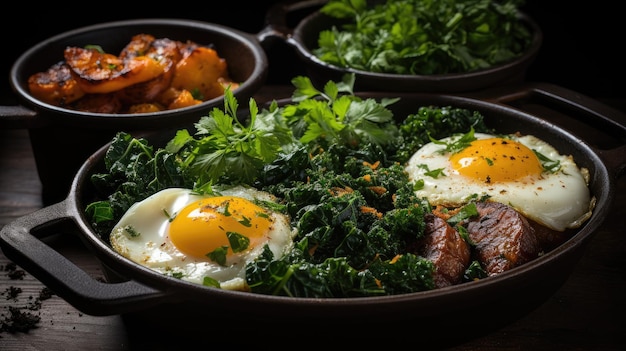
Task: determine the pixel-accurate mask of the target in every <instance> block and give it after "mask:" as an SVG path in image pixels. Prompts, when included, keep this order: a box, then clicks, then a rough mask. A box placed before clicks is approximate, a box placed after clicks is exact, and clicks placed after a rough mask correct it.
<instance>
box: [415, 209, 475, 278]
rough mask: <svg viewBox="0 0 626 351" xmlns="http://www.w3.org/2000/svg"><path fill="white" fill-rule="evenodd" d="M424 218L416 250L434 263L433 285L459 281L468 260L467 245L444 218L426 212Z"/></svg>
mask: <svg viewBox="0 0 626 351" xmlns="http://www.w3.org/2000/svg"><path fill="white" fill-rule="evenodd" d="M425 220H426V229H425V231H424V237H423V239H421V241H420V242H419V244H418V252H419V254H420V255H421V256H423V257H425V258H427V259H429V260H431V261H432V262H433V263H434V264H435V275H434V280H435V286H436V287H437V288H441V287H445V286H449V285H455V284H458V283H460V282H461V279H462V278H463V274H464V272H465V269H466V268H467V266H468V265H469V261H470V247H469V245H468V244H467V242H465V240H463V238H462V237H461V236H460V235H459V232H457V231H456V230H455V229H454V228H452V227H451V226H450V225H449V224H448V223H447V222H446V221H445V220H443V219H441V218H439V217H437V216H435V215H433V214H427V215H426V218H425Z"/></svg>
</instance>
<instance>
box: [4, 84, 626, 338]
mask: <svg viewBox="0 0 626 351" xmlns="http://www.w3.org/2000/svg"><path fill="white" fill-rule="evenodd" d="M359 95H361V96H363V97H375V98H380V97H383V96H387V97H401V100H400V101H399V102H398V103H396V104H394V105H391V108H392V110H394V113H395V115H396V116H403V115H406V114H407V113H410V112H414V111H417V108H418V107H419V106H422V105H440V106H443V105H451V106H455V107H461V108H468V109H473V110H478V111H480V112H481V113H483V114H484V115H485V117H486V122H487V123H488V125H489V126H491V127H494V128H496V130H497V131H498V132H502V133H513V132H517V131H519V132H522V133H524V134H534V135H536V136H537V137H539V138H541V139H543V140H545V141H547V142H548V143H550V144H552V145H553V146H554V147H555V148H557V149H558V150H559V151H560V152H561V153H562V154H571V155H572V156H573V157H574V159H575V160H576V162H577V163H578V165H579V166H580V167H586V168H588V169H589V172H590V175H591V180H590V189H591V192H592V194H593V196H595V198H596V200H597V204H596V207H595V210H594V213H593V215H592V216H591V218H590V219H589V220H588V221H587V222H586V223H585V224H584V225H583V226H582V227H581V228H579V229H578V230H577V232H576V233H575V234H574V235H573V236H572V237H571V238H570V239H569V240H567V241H566V242H565V243H563V244H562V245H560V246H558V247H557V248H555V249H554V250H553V251H550V252H548V253H546V254H545V255H543V256H541V257H539V258H537V259H536V260H534V261H531V262H529V263H526V264H524V265H522V266H520V267H517V268H514V269H512V270H510V271H508V272H505V273H502V274H500V275H498V276H494V277H490V278H486V279H482V280H479V281H474V282H470V283H464V284H461V285H456V286H451V287H446V288H442V289H437V290H432V291H424V292H418V293H411V294H404V295H395V296H385V297H365V298H347V299H316V298H289V297H277V296H266V295H257V294H251V293H244V292H234V291H225V290H219V289H213V288H207V287H203V286H200V285H196V284H191V283H187V282H183V281H180V280H177V279H175V278H171V277H166V276H163V275H161V274H158V273H155V272H153V271H151V270H149V269H147V268H144V267H142V266H140V265H138V264H136V263H134V262H131V261H130V260H128V259H126V258H124V257H122V256H121V255H119V254H117V253H115V252H114V251H113V250H112V249H111V247H110V246H109V245H108V244H107V243H106V242H105V241H104V240H102V239H101V238H100V236H99V235H97V234H96V233H95V232H94V231H93V230H92V228H91V227H90V225H89V222H88V220H87V219H86V217H85V216H84V214H83V210H84V208H85V206H86V205H87V204H88V203H90V202H91V201H93V200H94V196H95V192H94V189H93V187H92V185H91V183H90V180H89V177H90V175H91V174H93V173H98V172H102V171H104V165H103V157H104V154H105V151H106V149H107V147H108V144H107V145H104V146H102V148H100V149H99V150H98V151H97V152H96V153H94V154H93V155H92V156H91V157H90V158H89V159H88V160H87V161H86V162H85V163H84V164H83V165H82V167H81V168H80V170H79V171H78V172H77V174H76V176H75V178H74V180H73V183H72V186H71V190H70V191H69V194H68V196H67V198H66V199H65V200H63V201H61V202H58V203H56V204H53V205H50V206H47V207H45V208H42V209H40V210H38V211H36V212H34V213H31V214H29V215H26V216H23V217H21V218H18V219H17V220H15V221H14V222H12V223H10V224H8V225H6V226H5V227H4V228H2V230H1V231H0V245H1V247H2V250H3V251H4V253H5V255H6V256H7V257H8V258H9V259H11V260H12V261H14V262H15V263H17V264H18V265H19V266H21V267H23V268H24V269H25V270H26V271H28V272H29V273H31V274H32V275H33V276H35V277H36V278H37V279H39V280H40V281H41V282H42V283H44V284H45V285H47V286H48V287H50V288H51V289H52V290H53V291H54V292H56V294H58V295H59V296H61V297H62V298H63V299H65V300H67V301H68V302H69V303H70V304H72V305H73V306H75V307H76V308H77V309H79V310H80V311H83V312H84V313H87V314H91V315H113V314H122V315H124V316H125V317H126V318H130V319H131V320H135V321H136V320H137V319H138V320H140V321H141V322H140V323H149V325H151V327H154V325H155V324H156V325H158V324H159V323H161V321H163V320H164V319H167V320H174V321H180V323H181V325H180V327H181V330H182V332H184V331H185V330H186V331H189V332H191V330H194V328H198V329H199V330H207V331H208V330H216V329H214V328H218V330H220V332H224V333H228V332H232V333H235V334H237V333H238V332H240V331H241V330H242V329H241V328H244V329H245V330H247V332H250V329H254V331H256V332H258V333H259V334H263V333H265V334H267V333H273V332H274V331H276V328H273V327H271V325H273V324H271V323H269V324H268V322H269V321H271V322H275V323H278V325H280V328H279V330H281V333H282V332H287V331H288V332H289V333H307V330H318V328H323V330H324V333H331V334H332V333H337V334H342V333H347V332H346V331H345V327H346V326H353V327H355V328H357V329H358V330H364V329H365V330H369V328H371V329H372V332H373V330H376V332H377V333H382V331H383V330H384V331H385V333H396V332H400V331H402V332H403V333H405V332H410V333H413V334H414V336H415V337H416V338H420V340H421V339H423V338H427V337H429V336H433V335H441V334H440V333H439V334H435V333H437V331H438V330H439V331H441V328H445V329H446V330H450V331H451V332H450V334H451V335H448V336H447V338H450V337H453V336H456V337H462V336H466V337H471V336H475V335H476V333H480V332H483V331H487V330H489V328H492V327H498V326H502V325H503V324H505V323H508V322H511V321H512V320H515V319H516V318H520V316H522V315H523V314H525V313H528V312H529V311H530V310H532V309H533V308H535V307H537V306H538V305H539V304H540V303H542V302H543V301H545V299H547V298H548V297H549V296H551V295H552V294H553V293H554V292H555V291H556V289H558V288H559V287H560V286H561V285H562V284H563V282H564V281H565V280H566V279H567V277H568V276H569V274H570V273H571V271H572V269H573V267H574V266H575V263H576V262H577V261H578V260H579V259H580V257H581V255H582V254H583V252H584V250H585V246H586V245H587V243H588V242H589V240H590V238H591V237H592V236H593V234H594V232H596V230H597V229H598V227H599V226H600V225H601V224H602V223H603V222H604V220H605V219H606V217H607V215H608V214H609V210H610V208H611V206H612V201H613V197H614V191H615V190H614V188H615V181H616V179H617V178H618V177H621V176H622V175H623V173H624V169H625V166H626V157H625V156H626V116H625V115H624V114H622V113H621V112H618V111H616V110H614V109H612V108H609V107H608V106H606V105H604V104H602V103H599V102H598V101H595V100H593V99H590V98H587V97H585V96H582V95H580V94H577V93H575V92H573V91H570V90H567V89H564V88H560V87H558V86H553V85H549V84H531V83H527V84H524V85H518V86H509V87H503V88H499V89H498V90H494V91H484V92H482V93H479V94H474V95H472V96H460V95H457V96H455V95H441V94H393V93H392V94H383V93H361V94H359ZM174 133H175V130H171V129H165V130H163V131H160V132H158V133H155V134H153V135H150V136H148V139H149V140H150V141H152V142H154V143H156V144H157V145H158V144H160V143H161V144H162V143H164V142H165V141H167V140H169V139H170V138H171V137H172V136H173V135H174ZM68 228H69V229H68ZM64 230H68V231H69V232H72V233H75V234H76V235H77V236H78V237H79V238H80V240H81V241H82V242H83V243H84V244H85V246H86V247H87V248H89V250H90V251H91V252H92V253H93V255H94V256H95V257H96V258H97V259H98V260H99V261H100V262H101V264H102V266H103V270H104V272H105V274H106V282H104V281H99V280H96V279H94V278H93V277H91V276H89V275H87V274H86V273H85V272H84V271H83V270H82V269H81V267H79V266H76V265H75V264H74V263H72V262H70V261H69V260H68V259H66V258H65V257H64V256H62V255H61V254H59V253H58V252H56V251H54V250H53V249H52V248H51V247H50V246H49V245H48V244H47V243H46V242H45V241H44V240H43V239H44V238H47V237H48V236H49V235H51V234H54V233H59V232H60V231H64ZM188 321H193V323H188ZM242 323H243V324H244V325H247V326H248V327H245V326H242ZM258 323H260V324H258ZM220 327H221V329H220ZM169 328H172V325H170V324H168V326H167V328H166V329H167V330H170V329H169ZM452 331H453V332H452ZM365 333H366V334H367V331H366V332H365ZM324 335H327V334H324ZM342 335H344V334H342ZM344 336H345V335H344ZM361 339H362V338H361ZM446 340H448V341H449V340H451V339H442V340H440V342H444V343H445V342H446ZM361 341H362V340H361Z"/></svg>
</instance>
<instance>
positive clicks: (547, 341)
mask: <svg viewBox="0 0 626 351" xmlns="http://www.w3.org/2000/svg"><path fill="white" fill-rule="evenodd" d="M281 93H285V90H282V91H281ZM0 167H1V172H0V226H3V225H5V224H7V223H10V222H11V221H13V220H14V219H16V218H18V217H20V216H23V215H26V214H29V213H31V212H33V211H35V210H37V209H39V208H41V207H42V206H43V204H42V200H41V184H40V181H39V178H38V175H37V170H36V165H35V162H34V159H33V155H32V150H31V146H30V143H29V136H28V132H27V131H26V130H20V129H9V130H0ZM617 185H618V186H617V189H616V191H617V197H616V201H615V205H614V206H613V208H612V211H611V214H610V215H609V216H608V220H607V221H606V222H605V223H604V225H603V226H602V227H601V228H600V230H598V231H597V233H596V234H595V236H594V237H593V239H592V241H591V242H590V244H589V245H588V247H587V248H586V251H585V254H584V256H583V257H582V259H581V260H580V261H579V262H578V263H577V264H576V266H575V267H574V270H573V273H572V274H571V276H570V277H569V279H568V280H567V281H566V282H565V283H564V285H563V286H562V287H561V288H560V289H559V290H558V291H556V293H555V294H554V295H553V296H551V297H550V298H549V299H548V300H547V301H545V303H543V304H542V305H541V306H539V307H538V308H536V309H535V310H533V311H531V312H529V313H528V314H527V315H525V316H523V317H522V318H521V319H519V320H516V321H514V322H512V323H510V324H508V325H506V326H504V327H502V328H501V329H498V330H496V331H494V332H491V333H490V334H488V335H484V336H480V337H478V338H476V339H473V340H469V341H466V342H463V343H461V344H458V345H454V346H453V347H450V348H449V349H450V350H551V351H552V350H625V349H626V230H624V225H625V224H626V222H625V221H624V218H626V206H624V204H625V203H626V177H621V179H620V180H619V182H618V184H617ZM54 247H55V248H56V249H57V250H58V251H59V252H61V253H62V254H63V255H65V256H66V257H68V258H70V260H72V261H74V262H76V263H77V265H79V266H81V267H83V268H84V269H85V271H87V272H88V273H90V274H92V275H93V276H96V277H97V276H103V274H102V271H101V267H100V266H99V263H98V262H97V261H95V259H94V258H93V257H92V256H91V255H90V254H89V253H88V252H87V250H86V248H85V247H83V246H82V244H81V243H80V242H79V241H78V240H77V239H76V238H75V237H74V236H60V237H58V238H56V239H55V242H54ZM20 272H21V270H20V267H19V266H18V267H13V266H12V264H11V262H10V261H9V260H8V259H7V258H6V257H5V256H4V255H3V254H2V253H1V252H0V325H3V323H4V325H5V328H4V329H5V330H2V329H3V328H1V327H0V350H23V351H27V350H90V349H93V350H96V349H97V350H133V349H152V350H159V349H163V350H165V349H169V348H170V347H173V346H172V345H176V342H175V341H173V342H171V343H167V342H163V340H164V339H163V338H164V336H162V335H159V336H155V335H153V334H151V332H150V331H149V330H146V331H145V333H146V334H145V335H143V336H138V335H137V333H136V331H135V332H133V333H131V332H129V329H128V326H127V325H126V324H125V322H124V320H123V318H122V317H121V316H117V315H116V316H107V317H96V316H90V315H86V314H83V313H81V312H80V311H78V310H77V309H75V308H74V307H72V306H71V305H69V304H68V303H67V302H65V301H64V300H62V299H61V298H60V297H58V296H56V295H52V296H51V297H50V298H48V299H43V300H41V305H40V307H39V308H34V309H32V310H28V309H24V307H27V306H31V305H34V304H35V303H36V301H38V297H39V294H40V292H41V291H42V289H43V288H44V286H43V285H42V284H41V283H40V282H39V281H38V280H37V279H35V278H34V277H32V276H31V275H29V274H28V273H27V272H24V273H25V274H24V275H23V276H21V275H19V274H18V273H20ZM18 289H21V290H18ZM15 308H20V310H19V311H23V312H27V313H28V312H29V313H32V314H33V315H36V316H39V317H40V321H39V322H38V323H37V325H36V326H37V327H36V328H34V329H30V330H27V331H26V332H11V331H8V330H6V329H8V328H6V326H7V325H8V324H7V323H9V322H10V317H11V313H12V312H11V311H15ZM139 330H141V328H139ZM174 339H179V340H181V344H180V346H182V345H184V340H185V337H184V335H170V336H168V340H174ZM210 344H211V342H210V341H209V340H207V346H210ZM263 345H270V343H269V342H268V341H262V342H260V346H263ZM329 345H332V343H331V342H329ZM418 345H419V343H418V342H416V346H418ZM178 349H180V348H178Z"/></svg>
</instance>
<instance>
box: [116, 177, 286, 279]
mask: <svg viewBox="0 0 626 351" xmlns="http://www.w3.org/2000/svg"><path fill="white" fill-rule="evenodd" d="M214 190H215V194H213V195H198V194H197V193H194V192H192V191H191V190H189V189H182V188H170V189H165V190H162V191H160V192H158V193H155V194H154V195H152V196H150V197H148V198H146V199H144V200H142V201H140V202H137V203H135V204H134V205H132V206H131V207H130V208H129V209H128V211H127V212H126V213H125V214H124V215H123V216H122V218H121V219H120V220H119V222H118V223H117V224H116V225H115V227H114V228H113V230H112V231H111V235H110V241H111V246H112V247H113V249H114V250H115V251H117V252H118V253H120V254H121V255H123V256H125V257H127V258H129V259H131V260H133V261H135V262H137V263H139V264H141V265H143V266H146V267H149V268H151V269H153V270H155V271H158V272H160V273H163V274H166V275H170V276H174V277H177V278H180V279H182V280H186V281H190V282H194V283H198V284H203V285H208V286H215V287H221V288H223V289H228V290H247V288H246V283H245V267H246V264H247V263H248V262H251V261H253V260H254V259H256V258H257V257H258V256H259V255H260V254H261V253H262V252H263V249H264V246H265V245H266V244H267V245H268V246H269V249H270V250H271V251H272V253H273V254H274V257H275V258H279V257H282V256H283V255H284V254H285V253H286V252H287V251H288V250H289V249H290V248H291V247H292V246H293V238H294V236H295V229H293V228H292V227H291V223H290V219H289V217H288V216H287V215H285V214H282V213H280V212H277V211H274V210H272V209H271V207H272V206H266V205H264V204H268V203H276V198H275V197H274V196H272V195H271V194H269V193H266V192H262V191H259V190H256V189H253V188H250V187H244V186H236V187H231V188H218V187H214Z"/></svg>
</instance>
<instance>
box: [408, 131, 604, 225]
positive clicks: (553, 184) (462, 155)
mask: <svg viewBox="0 0 626 351" xmlns="http://www.w3.org/2000/svg"><path fill="white" fill-rule="evenodd" d="M474 137H475V139H476V140H474V141H472V142H471V143H470V144H469V145H467V146H466V147H464V148H462V150H460V151H458V152H450V151H448V145H451V144H454V143H455V142H457V141H458V140H459V139H460V138H461V136H454V137H448V138H444V139H441V140H439V141H436V142H431V143H429V144H426V145H424V146H423V147H422V148H421V149H420V150H418V151H417V152H416V153H415V154H414V155H413V156H412V157H411V159H410V160H409V162H408V165H407V167H406V170H407V172H408V173H409V177H410V179H411V180H412V181H413V182H417V183H418V186H416V195H417V196H419V197H425V198H427V199H428V201H429V202H430V203H431V204H432V205H442V206H445V207H459V206H462V205H464V204H466V203H467V202H468V201H470V200H471V199H472V198H473V199H476V198H483V197H488V198H489V200H490V201H496V202H501V203H504V204H507V205H509V206H511V207H513V208H515V209H516V210H517V211H518V212H520V213H522V214H523V215H525V216H526V217H528V218H530V219H532V220H534V221H536V222H537V223H539V224H542V225H544V226H546V227H548V228H551V229H553V230H557V231H563V230H565V229H568V228H577V227H579V226H580V225H581V224H582V223H583V222H584V221H585V220H586V219H588V218H589V217H590V216H591V211H592V208H593V205H594V199H593V198H592V196H591V194H590V191H589V188H588V184H589V173H588V171H587V170H586V169H584V168H579V167H578V166H577V165H576V163H575V162H574V159H573V158H572V157H571V156H566V155H562V154H560V153H559V152H558V151H557V150H556V149H555V148H554V147H552V146H551V145H549V144H548V143H546V142H545V141H543V140H540V139H538V138H537V137H535V136H532V135H524V136H521V135H507V136H505V137H500V136H495V135H490V134H483V133H475V134H474Z"/></svg>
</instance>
